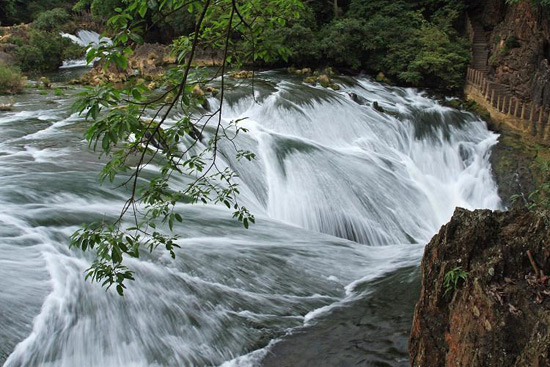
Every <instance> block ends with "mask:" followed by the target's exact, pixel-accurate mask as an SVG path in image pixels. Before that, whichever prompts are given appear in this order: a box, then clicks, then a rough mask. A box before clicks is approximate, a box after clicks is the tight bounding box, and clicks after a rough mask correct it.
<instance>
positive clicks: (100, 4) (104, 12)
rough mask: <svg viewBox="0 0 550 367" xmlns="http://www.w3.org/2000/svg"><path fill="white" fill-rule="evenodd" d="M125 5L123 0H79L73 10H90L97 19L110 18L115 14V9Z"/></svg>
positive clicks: (78, 11)
mask: <svg viewBox="0 0 550 367" xmlns="http://www.w3.org/2000/svg"><path fill="white" fill-rule="evenodd" d="M122 6H124V2H123V0H79V1H78V2H76V4H75V5H74V6H73V11H75V12H77V13H80V12H86V11H89V12H91V13H92V15H93V16H94V17H95V18H96V19H108V18H109V17H110V16H111V15H114V13H115V12H114V9H116V8H118V7H122Z"/></svg>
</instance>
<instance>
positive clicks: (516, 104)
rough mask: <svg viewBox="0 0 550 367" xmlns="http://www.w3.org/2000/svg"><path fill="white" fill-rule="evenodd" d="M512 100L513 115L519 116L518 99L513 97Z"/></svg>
mask: <svg viewBox="0 0 550 367" xmlns="http://www.w3.org/2000/svg"><path fill="white" fill-rule="evenodd" d="M514 102H515V105H514V117H519V116H518V112H519V99H517V98H514Z"/></svg>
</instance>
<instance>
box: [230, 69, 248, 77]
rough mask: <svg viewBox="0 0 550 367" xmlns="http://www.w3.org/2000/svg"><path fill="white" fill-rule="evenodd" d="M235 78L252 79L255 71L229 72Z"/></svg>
mask: <svg viewBox="0 0 550 367" xmlns="http://www.w3.org/2000/svg"><path fill="white" fill-rule="evenodd" d="M229 76H230V77H232V78H234V79H250V78H253V77H254V72H253V71H250V70H241V71H235V72H233V73H230V74H229Z"/></svg>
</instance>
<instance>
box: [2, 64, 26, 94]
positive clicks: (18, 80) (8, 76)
mask: <svg viewBox="0 0 550 367" xmlns="http://www.w3.org/2000/svg"><path fill="white" fill-rule="evenodd" d="M24 86H25V78H24V77H23V75H21V72H20V71H19V70H18V69H15V68H13V67H10V66H8V65H5V64H2V63H0V94H16V93H20V92H21V91H22V90H23V87H24Z"/></svg>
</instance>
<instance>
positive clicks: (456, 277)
mask: <svg viewBox="0 0 550 367" xmlns="http://www.w3.org/2000/svg"><path fill="white" fill-rule="evenodd" d="M468 276H469V273H468V272H467V271H465V270H464V269H462V266H457V267H456V268H453V269H451V270H449V271H448V272H447V273H445V276H444V277H443V289H445V293H444V295H446V294H447V293H449V292H454V291H455V290H456V289H457V288H458V283H459V282H461V281H465V280H466V279H467V278H468Z"/></svg>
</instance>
